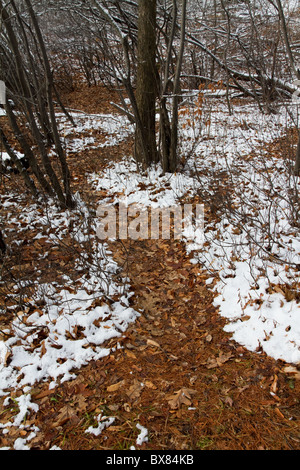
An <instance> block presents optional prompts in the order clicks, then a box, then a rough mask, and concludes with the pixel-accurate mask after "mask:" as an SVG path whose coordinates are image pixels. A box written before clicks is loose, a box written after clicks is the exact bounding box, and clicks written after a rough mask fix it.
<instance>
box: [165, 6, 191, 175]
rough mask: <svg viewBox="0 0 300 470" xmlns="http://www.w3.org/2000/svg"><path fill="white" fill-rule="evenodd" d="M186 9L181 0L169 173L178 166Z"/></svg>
mask: <svg viewBox="0 0 300 470" xmlns="http://www.w3.org/2000/svg"><path fill="white" fill-rule="evenodd" d="M186 8H187V0H182V12H181V37H180V50H179V54H178V59H177V64H176V73H175V79H174V90H173V95H174V96H173V106H172V133H171V151H170V168H169V170H170V171H171V172H175V171H176V169H177V164H178V155H177V146H178V105H179V93H180V75H181V68H182V61H183V53H184V45H185V28H186Z"/></svg>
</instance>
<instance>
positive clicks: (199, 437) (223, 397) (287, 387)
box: [0, 89, 300, 450]
mask: <svg viewBox="0 0 300 470" xmlns="http://www.w3.org/2000/svg"><path fill="white" fill-rule="evenodd" d="M93 92H94V94H93ZM110 100H111V97H109V96H107V94H106V92H104V93H102V92H99V90H97V89H95V90H81V91H80V92H75V93H73V94H72V95H70V96H69V102H68V103H67V104H68V105H69V106H70V108H74V109H81V110H84V111H86V112H88V113H104V112H114V111H113V110H112V109H111V107H110V104H109V102H110ZM97 138H98V139H99V141H100V142H101V139H102V136H101V133H98V135H97ZM130 152H132V137H128V138H127V139H124V140H123V141H122V142H121V143H120V144H116V145H115V146H111V147H110V148H109V151H108V150H107V149H101V148H100V149H99V148H98V149H96V150H95V149H91V150H87V149H85V151H84V152H80V151H79V152H77V153H76V155H75V154H73V153H70V154H69V163H70V168H71V171H72V176H73V189H74V192H76V190H79V191H80V194H81V195H82V197H83V199H84V198H87V199H89V201H90V202H91V199H93V198H95V201H96V200H97V197H98V196H99V194H98V195H97V194H96V193H95V194H94V193H93V191H92V190H91V187H90V184H89V182H88V179H87V178H86V176H85V175H86V174H88V173H92V172H96V171H101V169H102V168H103V167H104V166H105V165H106V163H107V162H109V161H111V160H112V159H115V160H118V159H121V158H122V157H123V156H124V155H127V154H130ZM75 157H76V158H75ZM10 185H13V187H14V190H15V180H14V182H12V180H11V181H9V180H7V181H6V182H5V187H4V186H3V187H2V192H3V191H7V190H8V189H10ZM20 185H21V183H20ZM29 203H30V201H29ZM22 204H23V203H22ZM22 210H24V211H26V204H25V203H24V207H23V206H22ZM30 233H31V232H30V229H28V230H27V231H26V232H25V233H24V232H23V231H20V232H18V231H16V232H14V233H13V232H12V233H11V234H10V235H9V236H10V237H11V240H14V243H15V246H19V247H21V248H22V250H23V251H22V260H23V261H22V263H23V268H22V265H21V268H22V269H23V275H24V273H26V272H27V273H31V275H32V267H33V266H34V264H35V259H40V260H41V259H42V255H43V249H44V247H43V244H42V243H40V244H38V243H36V241H34V240H33V239H32V238H31V235H30ZM25 237H26V240H25ZM17 241H19V245H18V244H17ZM8 242H9V240H8ZM110 249H111V251H112V253H113V257H114V260H115V261H116V262H117V263H118V265H119V266H123V267H124V276H125V275H126V276H129V278H130V285H131V289H132V291H133V292H134V294H133V295H132V296H131V297H130V307H131V308H133V309H134V310H135V311H137V312H139V316H138V318H137V319H136V321H135V322H134V323H132V324H131V325H130V326H129V327H128V328H127V330H126V331H125V332H124V334H123V335H122V337H121V338H120V337H119V338H113V339H111V340H109V341H108V344H109V347H110V348H111V352H110V354H109V355H107V356H106V357H103V358H101V359H99V360H92V361H90V362H89V363H88V364H87V365H85V366H83V367H80V368H79V369H78V370H76V371H75V375H76V378H74V379H73V380H70V381H65V382H63V383H59V384H57V385H56V386H55V387H54V388H51V389H49V382H50V381H42V382H41V383H35V384H34V385H33V387H32V389H31V392H30V393H31V398H32V401H33V402H34V403H35V404H37V405H38V408H36V411H34V409H32V411H31V412H30V413H28V414H27V415H26V416H25V417H24V420H23V422H22V425H20V426H19V427H17V428H16V427H15V426H11V427H6V428H5V430H6V432H5V433H3V434H2V435H0V447H4V448H14V446H15V442H16V441H17V440H18V439H23V442H27V443H28V446H29V447H30V448H31V449H40V450H47V449H50V448H60V449H63V450H129V449H130V448H132V447H134V448H135V449H141V450H296V449H298V450H299V449H300V440H299V429H300V428H299V424H300V409H299V392H300V381H299V380H297V379H296V377H295V376H294V375H291V374H288V373H287V372H286V371H285V366H286V363H285V362H284V361H281V360H274V359H273V358H271V357H269V356H268V355H267V354H265V353H264V352H263V351H259V352H251V351H248V350H247V349H246V348H244V347H243V346H241V345H239V344H238V343H236V342H235V341H234V340H232V339H231V335H230V334H229V333H226V332H225V331H224V324H225V322H226V320H225V319H224V318H222V317H221V316H220V315H219V313H218V308H216V307H215V306H214V305H213V300H214V293H213V291H212V290H210V289H209V288H208V286H207V284H206V280H207V278H208V274H207V272H205V271H204V270H201V266H199V265H193V264H191V262H190V256H189V255H188V254H187V252H186V249H185V247H184V244H183V243H182V242H180V241H174V240H137V241H126V242H122V243H121V242H118V241H116V242H111V243H110ZM24 253H25V254H24ZM60 255H61V253H60V252H59V250H57V251H54V250H53V252H52V253H51V257H52V258H51V262H52V267H53V266H57V267H58V268H59V270H58V271H59V272H60V275H61V274H62V273H63V272H64V271H65V270H69V271H68V275H70V269H72V268H71V267H70V266H71V265H72V263H71V264H68V263H69V261H71V260H66V258H62V257H61V256H60ZM11 256H12V257H14V256H15V258H16V257H17V254H16V253H13V254H12V255H11ZM48 261H49V260H48ZM14 263H16V259H15V260H14V261H11V264H12V265H13V264H14ZM41 266H43V264H42V262H41V261H40V269H41V270H42V271H43V269H42V268H41ZM47 266H48V265H46V262H45V265H44V271H43V273H42V274H43V276H44V277H47V276H48V279H51V277H53V278H54V279H56V276H57V274H56V273H54V272H53V271H51V272H50V271H49V269H48V268H47ZM74 269H76V268H75V267H74ZM8 321H9V319H8V318H7V317H4V315H2V316H1V317H0V326H1V328H0V329H1V330H3V329H4V328H5V326H6V327H7V322H8ZM21 393H23V392H21V391H19V392H18V390H16V391H14V392H13V393H12V395H11V397H12V399H13V398H17V397H18V396H20V395H21ZM1 400H2V405H1ZM11 403H12V402H10V404H9V405H8V403H7V402H4V397H2V398H1V397H0V406H1V408H0V422H1V423H4V422H6V423H7V422H9V421H13V416H14V415H15V414H16V410H15V408H14V407H13V406H12V404H11ZM97 416H98V417H99V418H98V421H97ZM101 424H102V425H103V426H102V427H101V426H100V428H99V425H101ZM33 426H36V427H37V428H38V431H37V432H36V435H35V437H34V438H31V439H28V436H29V434H30V433H31V432H32V427H33ZM90 426H93V427H94V428H95V430H96V429H97V426H98V430H99V429H100V430H99V432H98V435H95V434H97V432H96V433H95V434H93V433H91V432H87V430H88V429H90ZM143 430H147V434H146V435H145V436H144V438H142V439H141V441H138V436H139V435H141V432H143ZM139 444H140V445H139ZM15 447H16V446H15Z"/></svg>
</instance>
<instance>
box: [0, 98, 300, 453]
mask: <svg viewBox="0 0 300 470" xmlns="http://www.w3.org/2000/svg"><path fill="white" fill-rule="evenodd" d="M207 109H208V110H207V112H206V114H204V113H203V114H201V118H199V116H196V115H195V116H194V117H193V116H189V119H190V120H189V122H187V116H186V115H182V117H181V124H182V128H181V129H182V130H181V132H182V135H181V154H182V155H189V159H188V162H187V165H186V170H185V172H183V173H177V174H172V175H171V174H165V175H163V173H162V171H161V168H160V166H159V165H158V166H157V167H156V168H151V169H149V170H148V172H146V173H143V174H140V173H139V172H138V171H137V168H136V165H135V163H134V162H133V160H132V158H131V156H124V159H123V160H122V161H121V162H117V163H112V164H111V165H110V166H109V167H108V168H107V169H106V170H105V171H104V172H103V173H102V174H91V175H89V178H90V184H91V188H93V189H94V190H95V191H96V190H98V189H101V190H104V189H105V190H107V191H108V195H109V196H110V198H109V200H110V202H112V201H113V203H117V202H119V203H120V202H124V203H126V204H140V205H142V206H144V207H153V208H157V207H168V206H174V205H176V204H180V201H181V200H182V198H184V197H193V196H194V195H196V194H204V193H205V194H206V195H208V196H209V197H210V198H211V199H213V198H214V189H213V188H212V181H213V177H215V176H216V175H218V173H219V172H221V171H225V172H227V174H228V175H229V176H230V178H232V180H231V186H232V188H233V189H234V192H233V196H232V197H233V200H232V204H233V207H234V208H235V211H234V212H233V213H232V214H231V215H230V214H227V213H224V214H223V215H222V216H221V218H220V220H219V221H218V222H217V223H215V224H214V225H211V224H207V225H206V227H205V233H204V237H205V241H206V243H205V244H204V245H203V238H202V236H203V233H202V234H199V235H200V236H199V239H198V238H197V236H196V235H195V238H194V239H193V240H192V241H193V243H192V244H191V243H190V241H191V240H186V241H187V243H186V249H187V251H188V252H191V256H192V258H191V262H192V263H193V264H199V266H200V267H203V268H204V269H206V270H208V272H210V273H211V278H210V279H209V280H208V283H207V286H208V288H210V289H213V290H214V291H215V293H216V298H215V305H216V306H218V307H219V311H220V315H222V316H224V317H226V318H227V320H228V322H227V325H226V327H225V329H226V331H230V332H231V333H232V337H233V338H234V339H235V340H236V341H237V342H238V343H240V344H241V345H243V346H245V347H246V348H248V349H249V350H251V351H258V353H259V352H260V351H261V350H263V351H265V352H266V353H267V354H268V355H270V356H272V357H274V358H275V359H283V360H284V361H287V362H291V363H294V364H297V363H299V362H300V315H299V313H300V311H299V302H297V301H298V300H299V264H300V258H299V253H300V236H299V230H297V229H296V227H295V226H293V224H292V222H291V221H292V214H291V204H290V202H291V199H290V195H291V191H292V192H293V191H294V192H295V194H296V193H297V194H298V197H299V189H300V187H299V178H296V177H292V176H291V175H290V174H288V168H287V166H286V165H285V163H284V162H282V160H281V158H276V159H273V160H270V159H269V158H268V156H267V152H266V151H265V144H266V143H271V142H272V141H273V140H274V139H276V138H278V137H280V136H281V135H283V134H284V133H285V129H286V123H287V122H288V116H287V115H286V114H285V113H284V112H283V111H282V112H281V113H279V114H278V115H268V116H266V115H262V114H261V113H260V112H259V111H258V110H257V109H256V108H255V107H252V106H250V105H245V106H239V107H235V108H234V113H233V115H229V113H228V110H227V108H226V106H225V105H223V104H222V103H221V102H220V101H214V102H213V106H210V107H209V108H207ZM208 118H209V119H208ZM74 119H75V120H76V122H77V124H78V129H80V130H81V132H82V133H83V134H84V133H85V132H88V131H89V130H90V129H95V128H97V129H100V130H102V131H104V132H105V133H106V134H107V140H106V141H105V142H103V143H102V144H101V146H102V147H103V146H104V147H105V146H107V147H109V146H110V145H116V144H117V143H119V142H121V141H122V140H123V139H124V138H126V137H127V136H128V135H130V133H132V132H133V129H132V126H130V125H129V123H128V122H127V120H126V119H125V118H124V117H121V116H117V115H114V116H112V115H108V116H105V115H98V116H95V115H93V116H92V115H91V116H86V115H83V114H81V113H76V114H74ZM61 129H62V130H64V135H65V138H66V139H69V140H68V144H69V146H71V148H72V150H73V151H74V150H76V149H77V148H78V146H80V147H82V145H84V139H85V138H86V136H83V137H82V139H79V140H75V139H74V138H73V137H72V130H71V127H69V125H68V123H67V122H66V121H63V120H61ZM92 144H93V143H92ZM251 152H252V153H253V152H254V153H253V157H252V158H251V159H249V158H247V156H248V155H249V154H250V153H251ZM237 170H238V171H237ZM195 172H196V173H195ZM266 175H267V177H266ZM203 188H205V191H206V192H203ZM18 197H19V196H18ZM208 199H209V198H208ZM211 199H210V200H211ZM78 201H79V211H81V214H82V217H83V220H84V217H85V216H84V214H85V207H84V204H82V203H81V201H80V196H79V195H78ZM106 202H107V200H106V199H103V200H101V201H99V204H106ZM1 203H2V205H3V206H4V207H5V208H6V217H7V220H9V226H10V227H11V230H15V229H18V230H26V229H27V228H28V227H30V228H31V229H35V230H36V231H37V235H36V239H37V240H39V239H40V238H42V239H45V237H47V239H48V240H49V249H50V247H51V240H52V241H53V243H57V239H58V238H63V237H64V235H66V234H67V233H71V236H72V237H74V239H75V240H79V241H84V240H86V239H87V237H89V236H90V232H89V230H88V227H87V225H85V224H83V225H81V226H80V227H76V229H72V228H71V227H72V223H71V221H72V218H73V217H76V216H73V215H72V214H70V213H69V212H68V211H60V210H58V209H57V208H56V207H55V205H54V204H53V205H52V204H50V205H48V207H47V208H45V210H41V208H40V207H39V206H38V205H32V206H31V207H29V208H27V210H26V211H23V212H22V214H21V216H20V218H19V219H18V220H17V219H16V220H12V216H11V214H12V212H13V210H12V209H13V206H15V205H16V204H20V199H17V198H16V197H15V195H9V194H6V195H4V196H2V197H1ZM203 203H204V206H205V204H206V203H207V204H209V203H210V202H208V201H206V200H204V201H203ZM241 217H244V218H243V219H241ZM241 220H243V221H244V224H242V225H241V223H240V222H241ZM95 223H96V221H95ZM268 237H269V238H268ZM47 243H48V242H47ZM92 245H93V247H94V260H93V262H89V261H88V257H86V259H84V254H82V256H81V257H79V259H78V266H79V267H80V266H81V265H82V264H83V263H84V262H85V263H87V264H85V266H88V270H86V269H85V271H83V274H82V276H81V278H80V279H78V282H76V285H74V282H73V281H72V280H71V279H70V278H69V277H68V275H67V274H66V276H65V279H64V286H63V287H61V286H58V285H55V284H44V285H37V286H36V290H35V295H34V297H33V298H32V299H31V302H32V304H33V305H34V304H35V303H36V301H37V300H38V299H41V298H42V299H43V301H44V302H43V306H41V307H39V308H36V309H35V311H34V312H33V313H30V314H26V312H19V313H18V315H17V316H16V318H15V320H14V322H13V323H12V326H11V329H10V330H9V331H6V332H5V333H6V334H7V335H8V339H5V338H4V337H2V339H1V340H0V395H1V396H6V399H5V400H6V401H7V403H8V402H9V400H10V391H11V390H14V389H16V388H22V389H23V395H21V396H20V397H19V398H16V399H15V400H16V401H17V402H18V406H19V413H18V414H17V415H16V416H15V419H14V421H13V422H10V423H6V424H5V425H0V426H1V428H2V432H3V433H6V432H8V427H10V426H16V427H18V426H21V423H22V421H23V419H24V416H25V415H26V412H27V411H30V410H32V411H34V412H36V411H38V406H37V405H36V404H35V403H32V401H31V395H30V390H31V387H32V386H33V385H34V384H35V383H36V382H40V381H44V380H49V379H50V380H51V384H50V387H55V386H56V384H57V381H58V379H59V380H61V381H65V380H70V379H72V378H73V377H74V369H75V368H80V367H81V366H83V365H84V364H86V363H88V362H89V361H90V360H92V359H99V358H101V357H103V356H105V355H108V354H109V353H110V349H109V348H107V347H103V343H104V342H105V341H106V340H109V339H111V338H118V337H119V336H120V335H122V333H123V332H124V331H126V329H127V327H128V325H129V324H130V323H132V322H134V321H135V320H136V318H137V317H138V313H137V312H135V311H134V310H133V309H132V308H131V307H130V306H129V298H130V295H131V293H130V286H129V284H128V285H127V287H126V288H125V289H124V285H123V286H120V285H118V284H117V283H115V281H114V275H115V274H116V273H117V272H118V266H117V265H116V263H115V262H114V260H113V259H112V256H111V253H110V252H109V250H108V248H107V246H106V245H99V244H98V243H97V241H96V239H95V237H94V235H93V238H92ZM270 247H271V252H270V251H268V250H270ZM44 257H47V248H45V253H44ZM278 259H279V260H280V263H278V262H277V260H278ZM100 272H105V275H104V276H101V275H99V273H100ZM128 282H129V280H128ZM291 286H292V287H291ZM101 294H103V295H104V294H105V295H107V296H109V297H111V298H114V299H115V300H114V302H112V303H110V304H109V305H108V304H107V303H105V302H104V303H103V304H102V305H101V306H99V305H97V304H96V303H95V298H96V297H99V295H101ZM288 294H289V295H288ZM116 298H117V300H116ZM45 332H47V334H45ZM41 334H44V336H43V340H42V341H40V338H41ZM34 344H36V346H34V347H33V345H34ZM8 358H9V360H8ZM106 425H110V423H108V422H107V421H104V422H103V418H102V417H101V416H100V417H99V432H101V429H102V428H103V426H104V427H105V426H106ZM97 429H98V428H97ZM140 430H141V434H142V436H141V439H142V440H143V439H146V435H147V434H146V430H144V429H142V427H141V429H140ZM36 432H37V429H35V428H34V427H32V429H31V434H30V436H29V437H27V438H26V440H25V439H24V440H22V439H21V440H20V439H18V440H17V441H16V443H15V448H28V445H29V446H30V439H31V438H33V437H34V436H35V433H36ZM94 432H95V431H94ZM96 432H97V431H96ZM137 444H138V443H137Z"/></svg>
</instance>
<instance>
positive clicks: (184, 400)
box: [167, 388, 197, 410]
mask: <svg viewBox="0 0 300 470" xmlns="http://www.w3.org/2000/svg"><path fill="white" fill-rule="evenodd" d="M196 393H197V392H196V390H191V389H190V388H181V389H180V390H178V391H177V392H175V394H174V395H169V396H168V397H167V400H168V403H169V406H170V408H171V409H172V410H177V409H179V408H180V406H181V405H187V406H190V405H191V404H192V395H195V394H196Z"/></svg>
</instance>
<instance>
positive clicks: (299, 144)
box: [294, 132, 300, 176]
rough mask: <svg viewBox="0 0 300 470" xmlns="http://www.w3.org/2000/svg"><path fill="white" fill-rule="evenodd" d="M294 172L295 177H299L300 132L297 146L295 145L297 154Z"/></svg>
mask: <svg viewBox="0 0 300 470" xmlns="http://www.w3.org/2000/svg"><path fill="white" fill-rule="evenodd" d="M294 172H295V175H296V176H300V132H299V135H298V145H297V152H296V162H295V168H294Z"/></svg>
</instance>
